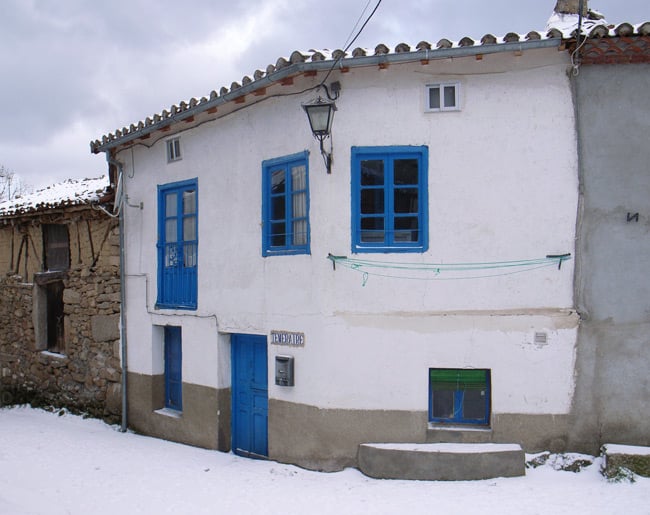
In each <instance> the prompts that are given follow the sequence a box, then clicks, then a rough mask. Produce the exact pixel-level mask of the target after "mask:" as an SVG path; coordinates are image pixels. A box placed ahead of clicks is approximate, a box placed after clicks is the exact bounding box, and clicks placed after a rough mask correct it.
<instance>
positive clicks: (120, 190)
mask: <svg viewBox="0 0 650 515" xmlns="http://www.w3.org/2000/svg"><path fill="white" fill-rule="evenodd" d="M106 160H107V161H108V164H109V174H108V175H109V177H110V176H111V174H110V166H111V165H113V166H115V167H116V168H117V185H116V188H115V189H116V191H115V203H116V205H115V207H114V208H113V210H114V211H115V210H117V212H118V220H119V231H120V354H121V358H122V359H121V365H122V425H121V428H120V430H121V431H122V432H123V433H125V432H126V430H127V428H128V405H127V395H126V389H127V380H126V376H127V372H128V366H127V359H126V349H127V346H126V281H125V276H126V274H125V270H124V269H125V266H126V259H125V255H124V209H123V207H124V182H123V166H122V163H120V162H119V161H116V160H114V159H113V158H112V157H111V153H110V152H106Z"/></svg>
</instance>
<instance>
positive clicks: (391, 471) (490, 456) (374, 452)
mask: <svg viewBox="0 0 650 515" xmlns="http://www.w3.org/2000/svg"><path fill="white" fill-rule="evenodd" d="M525 461H526V458H525V456H524V451H523V450H522V448H521V446H520V445H517V444H494V443H480V444H466V443H453V444H449V443H429V444H426V443H423V444H413V443H363V444H361V445H359V469H360V470H361V472H363V473H364V474H366V475H367V476H370V477H374V478H378V479H416V480H432V481H467V480H475V479H490V478H494V477H516V476H523V475H525V473H526V472H525Z"/></svg>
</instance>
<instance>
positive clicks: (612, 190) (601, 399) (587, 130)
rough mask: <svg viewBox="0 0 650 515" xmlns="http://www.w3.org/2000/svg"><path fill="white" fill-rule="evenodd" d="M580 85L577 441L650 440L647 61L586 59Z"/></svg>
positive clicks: (589, 444) (592, 444)
mask: <svg viewBox="0 0 650 515" xmlns="http://www.w3.org/2000/svg"><path fill="white" fill-rule="evenodd" d="M575 86H576V94H577V106H578V113H579V119H578V124H579V131H580V156H581V163H582V164H581V181H582V183H581V185H582V201H583V210H582V216H581V219H580V221H579V226H578V227H579V233H578V261H577V274H576V299H577V305H578V308H579V310H580V313H581V316H582V323H581V328H580V331H579V338H578V353H577V369H576V378H577V385H576V398H575V401H574V410H573V412H574V423H575V429H574V439H575V444H576V445H578V446H582V448H584V449H585V450H590V451H593V450H595V449H596V448H597V446H598V444H602V443H604V442H605V441H610V440H612V441H616V442H620V443H629V444H638V445H648V444H650V418H649V417H648V412H650V381H648V379H647V371H648V370H649V369H650V336H649V335H650V282H649V281H648V280H647V269H648V264H650V237H649V236H650V208H649V207H648V198H650V165H649V164H648V163H650V148H649V147H648V133H649V129H650V123H649V122H648V113H649V112H650V97H648V94H647V92H648V90H650V65H647V64H638V65H605V66H585V67H583V68H582V69H581V70H580V75H579V76H578V77H577V79H576V83H575ZM637 213H638V218H637V216H636V215H637Z"/></svg>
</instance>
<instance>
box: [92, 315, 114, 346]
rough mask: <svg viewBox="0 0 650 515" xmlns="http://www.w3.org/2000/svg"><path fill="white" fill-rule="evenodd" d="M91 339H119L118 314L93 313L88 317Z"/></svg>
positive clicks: (105, 340)
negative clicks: (93, 314)
mask: <svg viewBox="0 0 650 515" xmlns="http://www.w3.org/2000/svg"><path fill="white" fill-rule="evenodd" d="M90 323H91V327H92V336H93V340H95V341H97V342H108V341H111V340H119V339H120V326H119V323H120V316H119V315H95V316H93V317H91V319H90Z"/></svg>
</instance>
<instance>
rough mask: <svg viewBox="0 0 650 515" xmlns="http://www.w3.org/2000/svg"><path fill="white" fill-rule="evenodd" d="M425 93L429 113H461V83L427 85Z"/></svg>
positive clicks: (426, 107)
mask: <svg viewBox="0 0 650 515" xmlns="http://www.w3.org/2000/svg"><path fill="white" fill-rule="evenodd" d="M425 91H426V95H425V110H426V111H427V112H438V111H460V82H441V83H439V84H427V86H426V90H425Z"/></svg>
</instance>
